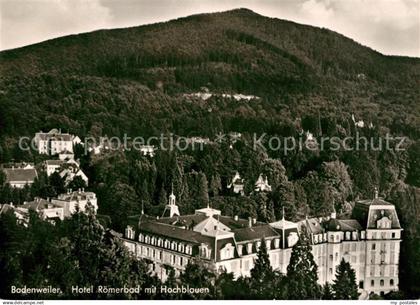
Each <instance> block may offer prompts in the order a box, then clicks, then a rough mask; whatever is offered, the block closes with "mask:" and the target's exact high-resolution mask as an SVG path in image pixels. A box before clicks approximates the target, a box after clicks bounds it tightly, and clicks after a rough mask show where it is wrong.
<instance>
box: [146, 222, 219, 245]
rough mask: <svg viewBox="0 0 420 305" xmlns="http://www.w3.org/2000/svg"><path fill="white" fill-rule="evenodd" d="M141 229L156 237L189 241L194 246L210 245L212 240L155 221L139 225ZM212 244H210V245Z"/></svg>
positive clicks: (196, 233) (193, 232)
mask: <svg viewBox="0 0 420 305" xmlns="http://www.w3.org/2000/svg"><path fill="white" fill-rule="evenodd" d="M139 229H140V231H142V232H148V233H153V234H156V235H160V236H164V237H168V238H173V239H177V240H182V241H187V242H190V243H194V244H200V243H202V242H207V243H209V242H210V241H211V238H210V237H208V236H204V235H201V234H200V233H198V232H195V231H192V230H187V229H182V228H180V227H176V226H172V225H168V224H164V223H159V222H155V221H153V222H152V221H144V222H141V223H140V224H139ZM209 244H210V243H209Z"/></svg>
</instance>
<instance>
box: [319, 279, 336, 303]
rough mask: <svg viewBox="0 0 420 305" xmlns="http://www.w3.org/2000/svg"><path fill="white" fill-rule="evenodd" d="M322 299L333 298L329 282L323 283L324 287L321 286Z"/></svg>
mask: <svg viewBox="0 0 420 305" xmlns="http://www.w3.org/2000/svg"><path fill="white" fill-rule="evenodd" d="M322 299H323V300H333V299H334V293H333V291H332V289H331V285H330V284H329V283H325V285H324V287H322Z"/></svg>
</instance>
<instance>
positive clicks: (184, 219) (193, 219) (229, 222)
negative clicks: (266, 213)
mask: <svg viewBox="0 0 420 305" xmlns="http://www.w3.org/2000/svg"><path fill="white" fill-rule="evenodd" d="M206 218H207V216H206V215H203V214H200V215H197V214H194V215H183V216H173V217H162V218H159V219H157V220H156V221H157V222H160V223H166V224H171V225H174V226H181V227H182V226H187V227H191V226H195V225H197V224H199V223H200V222H202V221H204V220H205V219H206ZM213 218H215V219H218V220H219V221H220V222H221V223H222V224H224V225H225V226H228V227H229V228H230V229H231V230H234V229H239V228H246V227H248V222H249V221H248V220H247V219H238V220H235V219H234V218H232V217H229V216H221V215H219V216H218V215H213ZM261 225H264V223H263V222H256V223H255V224H253V226H261Z"/></svg>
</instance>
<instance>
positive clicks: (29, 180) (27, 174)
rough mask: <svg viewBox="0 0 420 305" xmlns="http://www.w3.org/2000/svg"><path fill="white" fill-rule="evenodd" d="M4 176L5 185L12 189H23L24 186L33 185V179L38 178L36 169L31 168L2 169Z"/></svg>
mask: <svg viewBox="0 0 420 305" xmlns="http://www.w3.org/2000/svg"><path fill="white" fill-rule="evenodd" d="M3 171H4V173H5V174H6V183H8V184H9V185H10V186H11V187H14V188H23V187H25V185H29V186H30V185H31V184H33V183H34V181H35V178H37V177H38V174H37V172H36V169H35V168H34V167H32V166H29V167H25V168H16V167H11V168H4V169H3Z"/></svg>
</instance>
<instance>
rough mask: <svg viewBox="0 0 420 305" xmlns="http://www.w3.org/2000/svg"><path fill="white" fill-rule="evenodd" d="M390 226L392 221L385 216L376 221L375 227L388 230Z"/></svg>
mask: <svg viewBox="0 0 420 305" xmlns="http://www.w3.org/2000/svg"><path fill="white" fill-rule="evenodd" d="M391 224H392V221H391V220H390V219H389V218H388V217H386V216H384V217H382V218H381V219H379V220H378V221H376V227H377V228H378V229H390V228H391Z"/></svg>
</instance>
